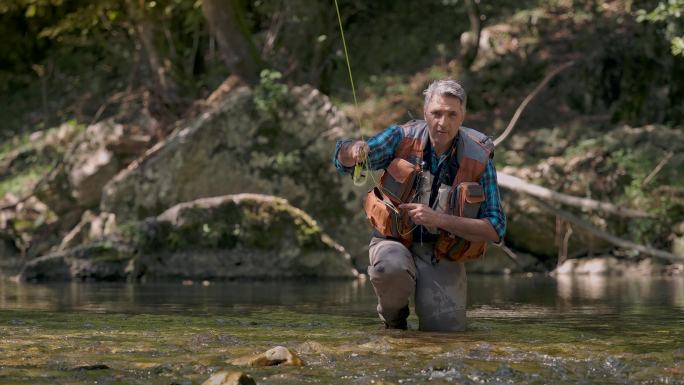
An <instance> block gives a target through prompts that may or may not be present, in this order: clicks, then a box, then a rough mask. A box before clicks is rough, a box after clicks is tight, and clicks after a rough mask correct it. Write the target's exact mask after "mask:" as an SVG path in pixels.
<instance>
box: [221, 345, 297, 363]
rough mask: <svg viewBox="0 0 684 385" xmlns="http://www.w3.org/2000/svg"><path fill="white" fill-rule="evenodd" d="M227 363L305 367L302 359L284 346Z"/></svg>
mask: <svg viewBox="0 0 684 385" xmlns="http://www.w3.org/2000/svg"><path fill="white" fill-rule="evenodd" d="M227 362H228V363H229V364H232V365H237V366H274V365H290V366H303V365H304V361H302V359H301V358H299V357H298V356H297V355H296V354H294V353H292V352H291V351H290V350H289V349H288V348H286V347H284V346H276V347H274V348H272V349H269V350H267V351H265V352H264V353H261V354H257V355H254V356H245V357H239V358H235V359H233V360H229V361H227Z"/></svg>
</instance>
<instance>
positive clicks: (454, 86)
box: [423, 79, 467, 112]
mask: <svg viewBox="0 0 684 385" xmlns="http://www.w3.org/2000/svg"><path fill="white" fill-rule="evenodd" d="M435 94H437V95H441V96H453V97H455V98H457V99H458V100H460V101H461V107H462V108H463V112H465V110H466V100H467V97H466V92H465V90H464V89H463V86H462V85H460V84H459V83H458V82H457V81H456V80H451V79H442V80H435V81H434V82H432V83H431V84H430V86H429V87H428V88H427V89H426V90H425V91H423V95H425V104H424V105H423V109H425V108H427V106H428V104H429V103H430V100H432V97H433V96H434V95H435Z"/></svg>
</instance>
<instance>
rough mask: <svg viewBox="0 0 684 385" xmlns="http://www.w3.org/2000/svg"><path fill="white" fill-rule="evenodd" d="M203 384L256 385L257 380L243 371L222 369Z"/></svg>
mask: <svg viewBox="0 0 684 385" xmlns="http://www.w3.org/2000/svg"><path fill="white" fill-rule="evenodd" d="M202 385H256V381H254V379H253V378H252V377H250V376H248V375H247V374H245V373H242V372H233V371H221V372H218V373H216V374H214V375H212V376H211V377H209V379H207V380H206V381H204V382H203V383H202Z"/></svg>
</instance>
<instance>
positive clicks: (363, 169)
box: [335, 0, 370, 186]
mask: <svg viewBox="0 0 684 385" xmlns="http://www.w3.org/2000/svg"><path fill="white" fill-rule="evenodd" d="M335 11H337V22H338V23H339V24H340V35H341V36H342V47H343V48H344V58H345V60H346V61H347V71H348V72H349V82H350V83H351V90H352V96H353V97H354V106H355V107H356V111H357V114H358V112H359V102H358V101H357V99H356V87H354V77H353V76H352V70H351V63H350V62H349V53H348V51H347V40H346V39H345V38H344V29H343V28H342V17H341V16H340V7H339V5H338V4H337V0H335ZM357 121H358V122H357V123H358V125H359V129H361V118H360V117H359V116H358V115H357ZM361 140H363V132H361ZM363 155H364V157H363V161H361V163H357V164H356V165H355V166H354V172H353V173H352V180H353V181H354V185H355V186H363V185H365V184H366V181H367V179H368V174H370V170H369V167H370V166H369V165H368V154H363Z"/></svg>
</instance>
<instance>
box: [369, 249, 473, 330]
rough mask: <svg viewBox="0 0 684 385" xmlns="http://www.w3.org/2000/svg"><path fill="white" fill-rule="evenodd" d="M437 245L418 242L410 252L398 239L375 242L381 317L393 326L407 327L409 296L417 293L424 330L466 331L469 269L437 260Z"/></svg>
mask: <svg viewBox="0 0 684 385" xmlns="http://www.w3.org/2000/svg"><path fill="white" fill-rule="evenodd" d="M433 247H434V244H433V243H423V244H422V245H421V244H419V243H416V244H414V245H413V246H412V247H411V249H410V250H409V249H407V248H406V247H405V246H404V245H402V244H401V243H399V242H397V241H393V240H389V239H382V238H373V239H372V240H371V243H370V249H369V256H370V265H369V266H368V276H369V277H370V281H371V283H372V284H373V288H374V289H375V294H376V295H377V297H378V314H379V315H380V318H382V320H383V321H385V323H386V324H388V325H389V326H390V327H398V325H402V324H404V325H405V322H406V321H405V320H406V317H407V316H408V304H409V298H410V297H411V296H413V295H415V302H414V304H415V309H416V315H417V316H418V328H419V329H420V330H424V331H461V330H465V325H466V311H465V307H466V287H467V285H466V272H465V266H464V265H463V263H462V262H452V261H448V260H444V259H442V260H439V261H436V260H433V258H432V253H433Z"/></svg>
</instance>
